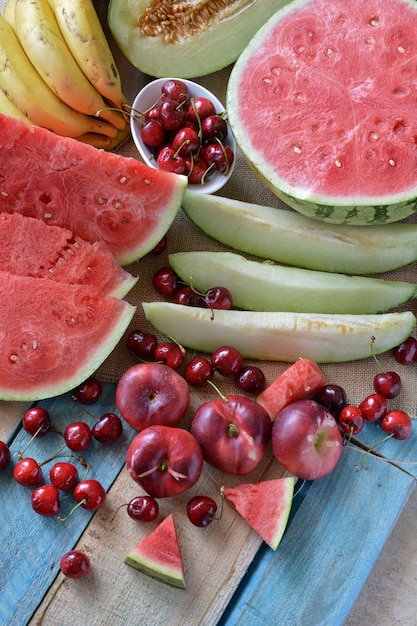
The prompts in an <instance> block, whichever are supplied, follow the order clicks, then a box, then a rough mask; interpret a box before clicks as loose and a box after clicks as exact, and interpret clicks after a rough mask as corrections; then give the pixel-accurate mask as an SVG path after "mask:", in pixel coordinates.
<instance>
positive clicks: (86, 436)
mask: <svg viewBox="0 0 417 626" xmlns="http://www.w3.org/2000/svg"><path fill="white" fill-rule="evenodd" d="M92 438H93V434H92V432H91V428H90V427H89V425H88V424H87V423H86V422H72V423H71V424H68V426H66V428H65V430H64V439H65V443H66V444H67V446H68V448H69V449H70V450H72V451H73V452H81V451H82V450H85V449H86V448H88V446H89V445H90V443H91V441H92Z"/></svg>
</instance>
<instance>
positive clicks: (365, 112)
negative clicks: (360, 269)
mask: <svg viewBox="0 0 417 626" xmlns="http://www.w3.org/2000/svg"><path fill="white" fill-rule="evenodd" d="M416 32H417V4H416V3H415V2H413V1H410V0H374V1H373V2H372V4H371V5H369V6H368V3H364V2H363V0H350V1H349V3H347V2H346V0H332V2H329V1H328V0H294V1H293V2H290V3H289V4H287V5H286V6H285V7H284V8H281V9H280V10H278V11H277V12H276V13H275V15H274V16H273V17H272V18H270V19H269V21H268V22H267V23H266V24H265V25H264V26H263V27H261V28H260V29H259V30H258V31H257V33H256V34H255V36H254V37H253V38H252V40H251V41H250V43H249V45H248V46H247V47H246V48H245V50H244V51H243V53H242V54H241V56H240V57H239V59H238V60H237V62H236V64H235V65H234V67H233V70H232V73H231V76H230V81H229V84H228V90H227V99H226V108H227V111H228V117H229V122H230V125H231V127H232V130H233V134H234V136H235V139H236V142H237V143H238V145H239V146H240V148H241V150H242V152H243V153H244V155H245V156H246V158H247V159H248V162H249V163H250V165H251V166H252V167H253V169H254V170H255V172H256V173H257V174H258V175H259V177H260V178H261V180H262V181H263V182H264V183H265V185H266V186H267V187H269V188H270V189H271V190H272V191H273V192H275V193H276V194H277V195H278V196H279V197H281V198H282V199H283V200H284V202H286V203H287V204H288V205H289V206H291V207H293V208H294V209H296V210H298V211H300V212H301V213H304V214H305V215H308V216H310V217H314V218H316V219H320V220H323V221H327V222H333V223H342V222H348V223H352V224H375V223H384V222H385V223H389V222H395V221H398V220H402V219H404V218H406V217H407V216H409V215H412V214H413V213H415V212H416V207H417V203H416V197H417V166H416V159H415V151H416V150H415V136H416V131H417V125H416V112H417V108H416V102H415V86H414V81H415V66H416V60H417V48H416Z"/></svg>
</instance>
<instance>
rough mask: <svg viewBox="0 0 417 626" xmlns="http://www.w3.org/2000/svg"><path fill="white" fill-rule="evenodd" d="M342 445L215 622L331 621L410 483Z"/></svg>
mask: <svg viewBox="0 0 417 626" xmlns="http://www.w3.org/2000/svg"><path fill="white" fill-rule="evenodd" d="M361 456H362V452H360V451H357V450H355V449H353V448H349V449H345V450H344V455H343V457H342V460H341V462H340V463H339V465H338V467H337V468H336V469H335V471H334V472H332V474H330V475H329V476H327V477H326V478H324V479H321V480H317V481H315V482H314V483H311V484H309V485H308V489H307V490H306V494H305V495H304V496H303V498H302V501H301V503H300V504H299V506H298V508H297V510H296V511H295V514H294V516H293V519H292V520H291V523H290V524H289V525H288V527H287V530H286V532H285V535H284V537H283V540H282V542H281V544H280V546H279V547H278V550H277V552H276V553H275V552H273V551H272V550H271V549H269V548H266V547H265V546H263V547H262V549H261V550H260V552H259V554H258V557H257V559H255V561H254V563H253V564H252V566H251V568H250V569H249V570H248V574H247V576H245V578H244V579H243V580H242V583H241V585H240V587H239V588H238V590H237V592H236V594H235V596H234V597H233V599H232V601H231V603H230V605H229V607H228V609H227V611H226V612H225V614H224V615H223V617H222V619H221V620H220V622H219V624H218V626H232V625H235V624H239V626H257V625H258V624H259V625H261V624H262V625H263V626H264V625H265V624H285V626H313V625H314V626H321V625H323V626H325V625H327V626H328V625H330V624H331V626H339V625H341V624H343V622H344V621H345V619H346V617H347V615H348V614H349V612H350V610H351V608H352V606H353V604H354V602H355V600H356V598H357V596H358V594H359V592H360V590H361V588H362V586H363V584H364V582H365V580H366V578H367V576H368V575H369V573H370V571H371V569H372V567H373V565H374V563H375V561H376V559H377V558H378V555H379V554H380V552H381V550H382V548H383V546H384V544H385V542H386V541H387V539H388V537H389V535H390V533H391V531H392V529H393V527H394V525H395V523H396V521H397V519H398V517H399V515H400V513H401V511H402V509H403V507H404V506H405V504H406V502H407V500H408V498H409V495H410V493H411V491H412V489H413V488H414V480H413V478H412V477H411V476H409V475H407V474H406V473H404V472H402V471H401V470H399V469H398V468H396V467H394V466H392V465H391V464H389V463H387V462H386V461H383V460H381V459H378V458H376V457H374V456H370V457H369V458H368V459H367V464H366V469H364V470H363V471H357V465H358V460H359V459H360V458H361Z"/></svg>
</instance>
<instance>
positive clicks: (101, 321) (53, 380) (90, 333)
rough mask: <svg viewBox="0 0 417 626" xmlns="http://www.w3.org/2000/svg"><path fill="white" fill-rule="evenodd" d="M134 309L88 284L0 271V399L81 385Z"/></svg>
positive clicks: (37, 395) (46, 395)
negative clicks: (72, 283) (74, 283)
mask: <svg viewBox="0 0 417 626" xmlns="http://www.w3.org/2000/svg"><path fill="white" fill-rule="evenodd" d="M134 312H135V307H133V306H132V305H130V304H128V303H127V302H125V301H124V300H120V299H117V298H112V297H109V296H104V295H103V294H102V293H101V292H100V291H99V290H98V289H94V288H93V287H90V286H85V285H69V284H65V283H60V282H55V281H51V280H47V279H45V278H34V277H31V276H30V277H28V276H17V275H15V274H11V273H10V272H4V271H0V344H1V354H0V399H2V400H29V401H32V400H40V399H44V398H49V397H52V396H57V395H60V394H62V393H64V392H66V391H70V390H71V389H73V388H74V387H76V386H77V385H79V384H81V383H82V382H83V381H84V380H85V379H86V378H88V376H90V375H91V374H93V373H94V372H95V371H96V369H97V368H98V367H99V366H100V365H101V364H102V362H103V361H104V359H105V358H106V357H107V356H108V355H109V354H110V352H111V351H112V350H113V348H114V347H115V346H116V344H117V343H118V341H119V340H120V338H121V337H122V335H123V333H124V332H125V330H126V329H127V327H128V325H129V323H130V321H131V319H132V317H133V314H134Z"/></svg>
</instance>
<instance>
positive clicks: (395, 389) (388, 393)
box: [374, 372, 401, 400]
mask: <svg viewBox="0 0 417 626" xmlns="http://www.w3.org/2000/svg"><path fill="white" fill-rule="evenodd" d="M374 389H375V391H376V392H377V393H380V394H381V396H384V398H387V399H389V400H391V399H392V398H396V397H397V396H398V394H399V393H400V391H401V378H400V376H399V375H398V374H397V373H396V372H380V373H379V374H377V375H376V376H375V378H374Z"/></svg>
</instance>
